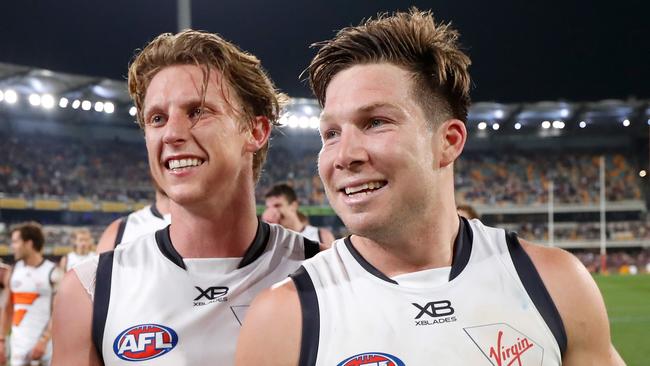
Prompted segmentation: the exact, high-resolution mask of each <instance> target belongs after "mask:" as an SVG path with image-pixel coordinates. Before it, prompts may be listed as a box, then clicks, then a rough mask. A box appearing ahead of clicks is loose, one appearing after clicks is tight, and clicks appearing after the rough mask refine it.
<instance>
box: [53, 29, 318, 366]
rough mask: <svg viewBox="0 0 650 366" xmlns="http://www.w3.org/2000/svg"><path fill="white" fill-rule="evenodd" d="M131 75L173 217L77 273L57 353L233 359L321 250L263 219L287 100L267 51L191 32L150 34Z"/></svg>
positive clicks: (173, 361)
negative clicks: (273, 291) (270, 162)
mask: <svg viewBox="0 0 650 366" xmlns="http://www.w3.org/2000/svg"><path fill="white" fill-rule="evenodd" d="M128 84H129V91H130V93H131V96H132V98H133V99H134V101H135V105H136V107H137V110H138V120H139V121H140V124H141V126H142V128H143V129H144V135H145V141H146V145H147V153H148V158H149V167H150V169H151V173H152V176H153V179H154V181H155V182H156V183H157V184H159V185H160V188H161V189H162V190H163V191H164V192H165V193H167V195H168V197H169V199H170V202H169V210H170V213H171V216H172V217H173V220H172V222H171V224H170V225H169V226H167V227H166V228H165V229H162V230H159V231H157V232H155V233H152V234H149V235H145V236H141V237H140V238H138V239H136V240H135V241H133V242H131V243H130V244H129V245H120V246H118V247H117V248H116V249H115V250H114V251H109V252H105V253H102V254H101V255H100V257H99V260H98V262H96V263H92V262H89V261H87V262H83V263H81V264H80V265H78V266H77V267H75V270H74V271H72V272H70V273H68V275H67V276H66V277H65V279H64V281H63V283H62V286H61V292H60V295H59V296H58V297H57V300H56V301H55V312H54V313H55V316H54V355H53V357H54V358H53V363H54V364H55V365H61V366H68V365H79V366H83V365H97V364H104V365H106V366H110V365H132V364H133V362H134V361H146V362H143V364H144V363H146V364H147V365H150V366H158V365H170V366H171V365H173V366H177V365H202V364H206V363H218V364H220V365H229V364H233V362H234V352H235V345H236V339H237V337H238V334H239V330H240V327H241V321H242V320H243V317H244V315H245V313H246V310H247V308H248V306H249V304H250V301H252V299H253V297H254V296H255V295H256V294H257V293H258V292H259V291H261V290H262V289H264V288H266V287H268V286H270V285H271V284H272V283H274V282H276V281H279V280H281V279H282V278H286V276H288V275H289V274H290V273H292V272H293V271H295V270H296V269H297V268H298V267H299V265H300V263H301V262H302V261H303V260H304V259H305V257H307V256H309V255H313V253H316V252H318V249H319V247H318V244H317V243H312V242H310V241H308V240H306V239H305V238H303V237H301V236H300V235H298V234H296V233H294V232H292V231H290V230H286V229H284V228H282V227H281V226H279V225H269V224H266V223H263V222H260V221H258V219H257V217H256V206H255V194H254V187H255V184H256V182H257V180H258V178H259V175H260V172H261V168H262V165H263V162H264V160H265V158H266V152H267V149H268V138H269V134H270V132H271V126H272V125H275V124H277V120H278V117H279V113H280V107H281V103H280V102H281V100H282V99H284V98H283V97H282V95H280V94H279V93H278V92H277V91H276V90H275V88H274V86H273V84H272V82H271V80H270V79H269V78H268V77H267V76H266V74H265V72H264V71H263V70H262V68H261V65H260V62H259V60H258V59H257V58H256V57H254V56H252V55H250V54H247V53H245V52H243V51H241V50H240V49H239V48H238V47H236V46H235V45H233V44H231V43H229V42H227V41H225V40H224V39H222V38H221V37H219V36H217V35H214V34H209V33H204V32H198V31H192V30H187V31H183V32H181V33H178V34H176V35H172V34H162V35H160V36H159V37H157V38H156V39H155V40H153V41H152V42H151V43H149V44H148V45H147V46H146V47H145V48H144V49H143V50H142V52H140V53H139V54H138V56H137V57H136V58H135V60H134V61H133V63H132V64H131V66H130V68H129V83H128ZM95 281H96V282H95Z"/></svg>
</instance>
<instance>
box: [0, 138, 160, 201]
mask: <svg viewBox="0 0 650 366" xmlns="http://www.w3.org/2000/svg"><path fill="white" fill-rule="evenodd" d="M0 139H1V140H2V144H0V156H2V157H3V159H2V161H0V194H4V195H6V196H14V197H16V196H17V197H23V198H53V197H56V198H63V199H67V200H75V199H78V198H80V197H84V198H88V199H92V200H109V201H121V202H126V201H134V200H135V201H139V200H147V199H148V198H149V197H152V194H151V192H152V188H151V183H150V181H149V168H148V165H147V160H146V152H145V148H144V145H143V144H135V143H126V142H123V141H119V140H110V141H102V140H96V139H93V140H87V141H82V140H78V139H71V138H52V137H51V136H48V135H40V134H33V135H30V136H29V137H17V136H7V135H6V134H3V133H0Z"/></svg>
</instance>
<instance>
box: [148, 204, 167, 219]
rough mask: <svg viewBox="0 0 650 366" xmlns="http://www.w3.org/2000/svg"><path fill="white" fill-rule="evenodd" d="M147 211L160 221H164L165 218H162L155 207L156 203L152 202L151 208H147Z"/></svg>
mask: <svg viewBox="0 0 650 366" xmlns="http://www.w3.org/2000/svg"><path fill="white" fill-rule="evenodd" d="M149 209H150V210H151V214H152V215H154V216H156V217H157V218H159V219H161V220H164V219H165V218H164V217H163V215H162V214H161V213H160V211H158V207H156V202H155V201H154V203H152V204H151V206H150V207H149Z"/></svg>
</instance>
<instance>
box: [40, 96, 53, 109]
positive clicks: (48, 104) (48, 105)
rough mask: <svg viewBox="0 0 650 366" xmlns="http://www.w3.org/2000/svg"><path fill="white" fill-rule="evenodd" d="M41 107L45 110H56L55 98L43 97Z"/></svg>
mask: <svg viewBox="0 0 650 366" xmlns="http://www.w3.org/2000/svg"><path fill="white" fill-rule="evenodd" d="M41 106H43V108H45V109H52V108H54V97H53V96H52V95H50V94H43V95H41Z"/></svg>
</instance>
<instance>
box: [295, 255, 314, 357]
mask: <svg viewBox="0 0 650 366" xmlns="http://www.w3.org/2000/svg"><path fill="white" fill-rule="evenodd" d="M290 277H291V279H292V280H293V283H294V284H295V285H296V290H297V291H298V298H299V299H300V308H301V310H302V336H301V339H300V358H299V361H298V366H313V365H315V364H316V357H317V356H318V342H319V338H320V310H319V308H318V297H317V295H316V289H315V288H314V283H313V282H312V280H311V277H309V273H308V272H307V270H306V269H305V267H303V266H300V268H298V270H297V271H296V272H294V273H293V274H292V275H291V276H290Z"/></svg>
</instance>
